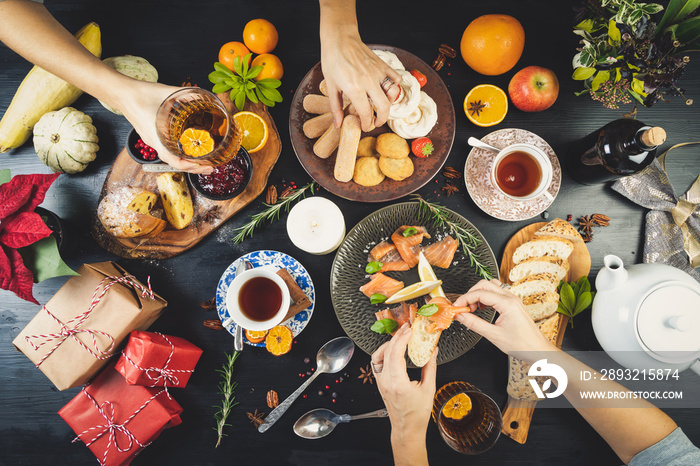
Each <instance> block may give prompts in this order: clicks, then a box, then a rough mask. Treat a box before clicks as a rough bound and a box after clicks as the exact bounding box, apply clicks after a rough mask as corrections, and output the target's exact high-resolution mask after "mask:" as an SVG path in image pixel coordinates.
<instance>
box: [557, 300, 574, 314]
mask: <svg viewBox="0 0 700 466" xmlns="http://www.w3.org/2000/svg"><path fill="white" fill-rule="evenodd" d="M557 312H558V313H559V314H564V315H565V316H569V317H573V316H572V315H571V313H570V312H569V311H568V310H567V309H565V308H564V306H562V305H561V303H559V307H558V308H557Z"/></svg>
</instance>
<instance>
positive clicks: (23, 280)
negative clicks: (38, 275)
mask: <svg viewBox="0 0 700 466" xmlns="http://www.w3.org/2000/svg"><path fill="white" fill-rule="evenodd" d="M0 251H1V252H0V287H1V288H3V289H5V290H10V291H12V292H13V293H14V294H16V295H17V296H19V297H20V298H22V299H24V300H25V301H30V302H32V303H35V304H39V301H37V300H36V299H35V298H34V295H33V294H32V288H33V286H34V277H33V276H32V272H30V271H29V269H28V268H26V267H25V266H24V262H22V256H20V255H19V252H17V251H16V250H14V249H8V248H5V247H0ZM7 273H9V276H7V275H6V274H7Z"/></svg>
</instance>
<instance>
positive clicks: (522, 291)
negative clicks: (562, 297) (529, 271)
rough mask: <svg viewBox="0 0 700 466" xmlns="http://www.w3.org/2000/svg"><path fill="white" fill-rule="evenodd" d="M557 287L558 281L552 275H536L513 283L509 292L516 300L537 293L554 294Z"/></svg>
mask: <svg viewBox="0 0 700 466" xmlns="http://www.w3.org/2000/svg"><path fill="white" fill-rule="evenodd" d="M558 285H559V281H558V280H557V279H556V277H555V276H554V275H550V274H548V273H536V274H535V275H529V276H527V277H525V278H523V279H522V280H518V281H517V282H515V283H513V286H512V287H511V288H510V291H511V292H512V293H513V294H514V295H515V296H517V297H518V298H520V299H523V298H524V297H525V296H529V295H533V294H537V293H547V292H556V291H557V286H558Z"/></svg>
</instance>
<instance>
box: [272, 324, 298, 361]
mask: <svg viewBox="0 0 700 466" xmlns="http://www.w3.org/2000/svg"><path fill="white" fill-rule="evenodd" d="M293 340H294V337H293V336H292V331H291V330H289V328H287V327H285V326H284V325H278V326H277V327H272V328H271V329H270V331H269V332H268V334H267V336H266V337H265V347H266V348H267V350H268V351H269V352H270V353H272V354H274V355H275V356H281V355H283V354H287V353H289V350H291V349H292V341H293Z"/></svg>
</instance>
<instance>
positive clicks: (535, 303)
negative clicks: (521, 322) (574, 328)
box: [522, 291, 559, 322]
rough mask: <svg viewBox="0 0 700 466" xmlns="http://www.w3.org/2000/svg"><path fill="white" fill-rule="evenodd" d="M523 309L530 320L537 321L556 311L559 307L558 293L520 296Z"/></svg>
mask: <svg viewBox="0 0 700 466" xmlns="http://www.w3.org/2000/svg"><path fill="white" fill-rule="evenodd" d="M522 300H523V305H524V306H525V310H526V311H527V312H528V314H530V317H532V320H534V321H535V322H537V321H538V320H542V319H544V318H546V317H549V316H551V315H552V314H554V313H555V312H557V308H558V307H559V293H556V292H554V293H553V292H551V291H549V292H547V293H537V294H533V295H530V296H525V297H524V298H522Z"/></svg>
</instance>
